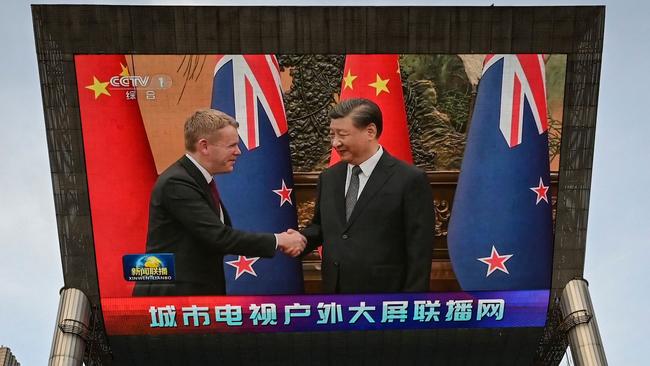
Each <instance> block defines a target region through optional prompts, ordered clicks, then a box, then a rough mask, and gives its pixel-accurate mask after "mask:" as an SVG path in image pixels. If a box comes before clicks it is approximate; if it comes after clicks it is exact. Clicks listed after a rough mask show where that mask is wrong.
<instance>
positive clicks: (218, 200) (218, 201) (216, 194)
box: [208, 178, 221, 212]
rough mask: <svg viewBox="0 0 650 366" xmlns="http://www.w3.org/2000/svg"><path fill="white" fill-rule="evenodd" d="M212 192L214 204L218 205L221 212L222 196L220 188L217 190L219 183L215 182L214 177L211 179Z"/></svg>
mask: <svg viewBox="0 0 650 366" xmlns="http://www.w3.org/2000/svg"><path fill="white" fill-rule="evenodd" d="M208 185H209V186H210V194H212V199H213V200H214V205H215V206H216V207H217V209H218V210H219V212H221V197H220V196H219V190H217V184H216V183H215V182H214V178H213V179H212V180H211V181H210V184H208Z"/></svg>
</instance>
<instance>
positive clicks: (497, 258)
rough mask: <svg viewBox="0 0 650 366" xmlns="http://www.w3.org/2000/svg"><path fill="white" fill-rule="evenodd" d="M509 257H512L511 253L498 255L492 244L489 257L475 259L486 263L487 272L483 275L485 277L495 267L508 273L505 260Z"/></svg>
mask: <svg viewBox="0 0 650 366" xmlns="http://www.w3.org/2000/svg"><path fill="white" fill-rule="evenodd" d="M510 257H512V254H505V255H499V252H497V249H496V248H495V247H494V245H493V246H492V253H491V254H490V256H489V257H484V258H477V260H479V261H481V262H483V263H485V264H487V265H488V269H487V274H486V275H485V277H488V276H490V275H491V274H492V272H494V271H496V270H497V269H498V270H499V271H501V272H503V273H507V274H510V272H508V269H507V268H506V261H507V260H508V259H510Z"/></svg>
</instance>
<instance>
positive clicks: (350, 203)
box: [345, 165, 361, 221]
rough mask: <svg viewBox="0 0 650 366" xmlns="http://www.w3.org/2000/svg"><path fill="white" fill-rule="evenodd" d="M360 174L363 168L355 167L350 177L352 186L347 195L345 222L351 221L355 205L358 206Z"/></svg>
mask: <svg viewBox="0 0 650 366" xmlns="http://www.w3.org/2000/svg"><path fill="white" fill-rule="evenodd" d="M359 173H361V167H359V166H358V165H355V166H354V167H353V168H352V175H351V176H350V186H349V187H348V192H347V193H346V195H345V220H346V221H347V220H349V219H350V215H351V214H352V210H354V205H356V204H357V196H358V195H359Z"/></svg>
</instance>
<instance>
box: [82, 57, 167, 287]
mask: <svg viewBox="0 0 650 366" xmlns="http://www.w3.org/2000/svg"><path fill="white" fill-rule="evenodd" d="M125 65H127V63H126V59H125V57H124V56H123V55H77V56H75V66H76V72H77V92H78V94H79V110H80V111H81V127H82V133H83V142H84V150H85V157H86V171H87V177H88V195H89V198H90V209H91V212H92V220H93V239H94V241H95V258H96V260H97V274H98V277H99V291H100V292H101V294H102V297H130V296H131V293H132V291H133V283H132V282H127V281H124V280H123V279H122V255H124V254H129V253H144V251H145V244H146V239H147V219H148V210H149V209H148V205H149V195H150V193H151V188H152V187H153V185H154V183H155V181H156V178H157V176H158V174H157V172H156V166H155V164H154V160H153V156H152V154H151V149H150V147H149V142H148V139H147V135H146V132H145V128H144V124H143V122H142V116H141V114H140V107H139V106H138V101H137V97H138V96H137V95H136V93H135V89H134V88H133V87H131V88H129V87H128V86H125V85H124V83H126V81H124V83H123V84H119V83H117V86H116V85H115V84H116V82H115V81H114V82H113V83H111V82H110V80H111V78H113V80H117V79H119V77H129V76H130V75H129V70H128V68H127V67H126V66H125ZM115 77H117V78H115ZM126 79H128V78H123V80H126Z"/></svg>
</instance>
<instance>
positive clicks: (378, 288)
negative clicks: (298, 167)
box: [302, 99, 434, 293]
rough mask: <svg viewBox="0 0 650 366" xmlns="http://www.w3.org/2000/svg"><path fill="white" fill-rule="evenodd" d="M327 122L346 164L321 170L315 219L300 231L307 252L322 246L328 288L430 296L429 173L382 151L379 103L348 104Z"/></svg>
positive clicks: (431, 221) (336, 109) (431, 223)
mask: <svg viewBox="0 0 650 366" xmlns="http://www.w3.org/2000/svg"><path fill="white" fill-rule="evenodd" d="M329 117H330V119H331V123H330V137H331V140H332V147H333V148H334V149H336V151H337V152H338V154H339V155H340V157H341V162H339V163H338V164H336V165H334V166H332V167H330V168H329V169H326V170H325V171H323V173H321V175H320V177H319V180H318V192H317V197H316V207H315V212H314V217H313V220H312V223H311V224H310V225H309V226H308V227H307V228H305V229H304V230H303V231H302V234H303V235H305V236H306V238H307V240H308V244H307V250H306V252H305V253H307V252H308V251H311V250H313V249H314V248H316V247H317V246H318V245H320V244H321V243H322V245H323V252H322V256H323V262H322V276H323V291H324V292H328V293H375V292H403V291H406V292H425V291H428V289H429V276H430V273H431V255H432V245H433V229H434V216H433V215H434V208H433V198H432V193H431V187H430V186H429V181H428V179H427V176H426V174H425V173H424V172H423V171H422V170H420V169H418V168H416V167H414V166H412V165H409V164H406V163H404V162H402V161H400V160H398V159H396V158H394V157H392V156H391V155H390V154H389V153H388V152H387V151H386V150H384V149H383V148H382V147H381V145H380V144H379V141H378V139H379V136H380V135H381V132H382V126H383V123H382V116H381V111H380V109H379V107H378V106H377V105H376V104H375V103H374V102H372V101H370V100H367V99H349V100H345V101H343V102H341V103H340V104H338V105H337V106H335V107H334V108H333V109H332V110H331V112H330V114H329Z"/></svg>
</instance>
